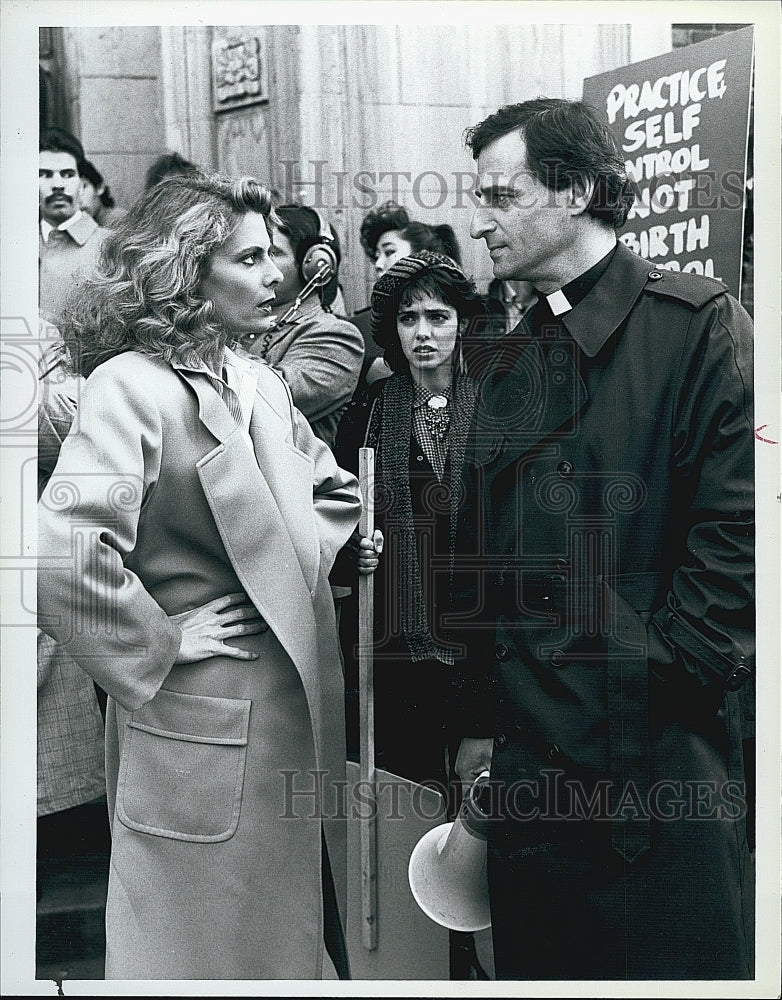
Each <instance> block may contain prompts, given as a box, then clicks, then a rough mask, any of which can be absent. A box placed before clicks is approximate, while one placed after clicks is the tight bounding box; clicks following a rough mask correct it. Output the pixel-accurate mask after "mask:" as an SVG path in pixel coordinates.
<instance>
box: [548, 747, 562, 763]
mask: <svg viewBox="0 0 782 1000" xmlns="http://www.w3.org/2000/svg"><path fill="white" fill-rule="evenodd" d="M561 753H562V751H561V750H560V749H559V747H558V746H557V744H556V743H549V747H548V750H547V754H548V759H549V760H554V758H555V757H559V755H560V754H561Z"/></svg>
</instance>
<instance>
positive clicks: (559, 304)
mask: <svg viewBox="0 0 782 1000" xmlns="http://www.w3.org/2000/svg"><path fill="white" fill-rule="evenodd" d="M546 300H547V302H548V304H549V308H550V309H551V311H552V313H553V314H554V315H555V316H562V315H563V313H566V312H570V310H571V309H572V308H573V307H572V306H571V304H570V303H569V302H568V300H567V295H565V293H564V292H563V291H562V289H561V288H559V289H557V291H556V292H552V293H551V295H547V296H546Z"/></svg>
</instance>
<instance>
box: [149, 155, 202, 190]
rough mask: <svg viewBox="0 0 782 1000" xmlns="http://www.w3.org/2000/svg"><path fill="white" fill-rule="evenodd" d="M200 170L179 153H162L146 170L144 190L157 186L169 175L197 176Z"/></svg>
mask: <svg viewBox="0 0 782 1000" xmlns="http://www.w3.org/2000/svg"><path fill="white" fill-rule="evenodd" d="M200 172H201V168H200V167H197V166H196V165H195V163H191V162H190V160H186V159H185V158H184V157H183V156H180V155H179V153H163V154H162V155H161V156H159V157H158V158H157V159H156V160H155V161H154V162H153V163H152V164H151V165H150V167H149V169H148V170H147V173H146V176H145V178H144V188H145V189H146V190H147V191H148V190H149V189H150V188H151V187H154V186H155V184H158V183H159V182H160V181H162V180H163V178H164V177H169V176H170V175H171V174H198V173H200Z"/></svg>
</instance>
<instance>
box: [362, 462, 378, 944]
mask: <svg viewBox="0 0 782 1000" xmlns="http://www.w3.org/2000/svg"><path fill="white" fill-rule="evenodd" d="M374 481H375V451H374V449H373V448H361V449H359V486H360V489H361V502H362V508H361V519H360V521H359V531H360V532H361V535H362V537H365V538H366V537H371V536H372V535H373V533H374V530H375V516H374V485H375V483H374ZM373 581H374V577H373V575H372V574H371V573H368V574H366V575H360V576H359V579H358V692H359V694H358V697H359V748H360V753H359V765H360V770H359V775H360V781H361V789H362V793H363V794H364V795H366V796H367V799H368V802H369V805H370V808H369V810H368V815H362V816H361V819H360V824H361V841H360V843H361V918H362V922H361V940H362V942H363V945H364V947H365V948H367V949H368V950H369V951H372V950H374V949H375V948H377V827H376V814H377V800H376V789H375V713H374V693H373V676H372V671H373V661H372V651H373V646H374V627H373V617H374V616H373V600H374V589H373Z"/></svg>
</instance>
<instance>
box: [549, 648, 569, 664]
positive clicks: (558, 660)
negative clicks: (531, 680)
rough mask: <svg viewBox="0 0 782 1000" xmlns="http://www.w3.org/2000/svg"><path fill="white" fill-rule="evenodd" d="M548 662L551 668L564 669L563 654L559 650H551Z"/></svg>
mask: <svg viewBox="0 0 782 1000" xmlns="http://www.w3.org/2000/svg"><path fill="white" fill-rule="evenodd" d="M548 661H549V663H550V664H551V666H552V667H564V666H565V654H564V653H563V652H562V650H561V649H552V651H551V654H550V655H549V658H548Z"/></svg>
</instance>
